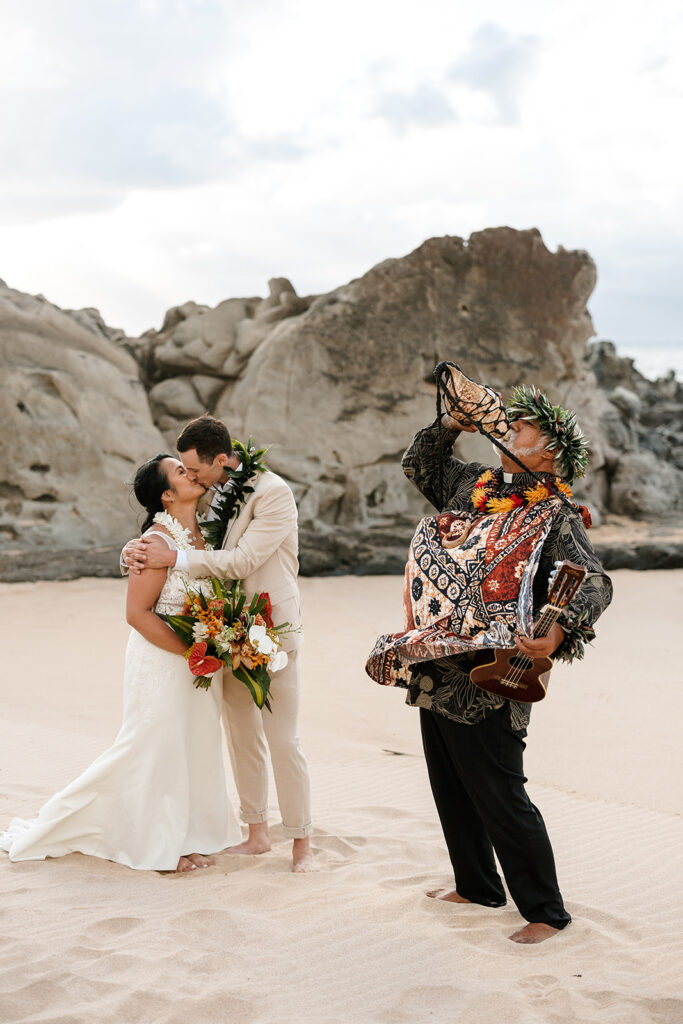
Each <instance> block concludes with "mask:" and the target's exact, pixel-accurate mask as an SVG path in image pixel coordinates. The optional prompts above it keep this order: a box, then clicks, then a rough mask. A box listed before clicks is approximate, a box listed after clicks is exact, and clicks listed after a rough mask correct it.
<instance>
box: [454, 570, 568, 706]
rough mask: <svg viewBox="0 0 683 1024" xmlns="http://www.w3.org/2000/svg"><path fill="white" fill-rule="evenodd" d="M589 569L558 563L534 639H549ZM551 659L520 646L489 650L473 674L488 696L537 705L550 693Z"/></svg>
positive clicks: (549, 583)
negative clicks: (523, 652) (539, 656)
mask: <svg viewBox="0 0 683 1024" xmlns="http://www.w3.org/2000/svg"><path fill="white" fill-rule="evenodd" d="M586 572H587V570H586V569H585V568H584V566H582V565H575V564H574V563H573V562H556V563H555V569H554V570H553V572H552V573H551V574H550V579H549V580H548V603H547V604H546V605H544V606H543V608H542V610H541V614H540V615H539V617H538V619H537V620H536V622H535V623H534V627H533V632H532V636H533V637H534V639H537V638H538V637H541V636H547V635H548V633H549V632H550V629H551V627H552V626H553V624H554V623H555V622H557V619H558V618H559V616H560V613H561V611H562V610H563V608H566V607H567V605H568V604H569V602H570V601H571V600H572V598H573V597H574V594H575V593H576V591H577V590H578V589H579V587H580V586H581V584H582V583H583V581H584V579H585V578H586ZM552 667H553V662H552V659H551V658H531V657H530V656H529V655H528V654H522V652H521V651H520V649H519V648H518V647H502V648H489V649H488V650H485V651H481V652H479V653H478V654H477V664H476V665H475V667H474V668H473V669H472V670H471V671H470V679H471V680H472V682H473V683H474V685H475V686H478V687H479V688H480V689H482V690H486V691H487V692H488V693H495V694H498V696H499V697H508V698H509V699H511V700H520V701H525V702H528V703H531V704H533V703H535V702H536V701H539V700H543V698H544V697H545V695H546V693H547V691H548V680H549V678H550V670H551V668H552Z"/></svg>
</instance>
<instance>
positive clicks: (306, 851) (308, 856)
mask: <svg viewBox="0 0 683 1024" xmlns="http://www.w3.org/2000/svg"><path fill="white" fill-rule="evenodd" d="M292 871H296V872H298V873H299V874H304V872H309V871H320V867H319V866H318V865H317V864H316V861H315V857H314V856H313V850H312V849H311V840H310V839H309V838H308V836H306V837H305V838H303V839H295V840H294V842H293V843H292Z"/></svg>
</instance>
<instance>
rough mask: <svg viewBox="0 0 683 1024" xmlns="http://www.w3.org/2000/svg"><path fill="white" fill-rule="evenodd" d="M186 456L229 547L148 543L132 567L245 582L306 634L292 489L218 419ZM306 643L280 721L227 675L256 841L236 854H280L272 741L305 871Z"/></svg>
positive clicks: (276, 706)
mask: <svg viewBox="0 0 683 1024" xmlns="http://www.w3.org/2000/svg"><path fill="white" fill-rule="evenodd" d="M177 449H178V453H179V456H180V459H181V461H182V463H183V465H184V466H185V468H186V470H187V474H188V476H189V477H190V478H191V479H193V480H196V481H197V482H198V483H200V484H203V486H204V487H206V488H207V495H206V498H207V506H209V507H208V514H207V519H208V520H209V521H211V520H220V525H221V526H222V527H224V528H225V536H224V537H223V541H222V547H221V549H219V550H215V551H209V550H206V551H197V550H192V551H175V550H171V549H169V548H168V547H167V546H166V545H165V544H163V543H162V542H160V541H159V540H158V539H157V538H154V537H150V538H149V539H146V538H141V539H140V540H138V541H132V542H130V543H129V544H128V545H126V548H125V549H124V561H125V562H126V564H127V565H128V566H129V568H131V569H133V570H134V571H136V570H137V571H139V570H140V569H143V568H151V569H160V568H166V567H171V566H175V567H176V568H178V569H182V570H184V571H186V572H187V573H188V574H189V575H190V577H191V578H201V577H206V576H220V577H226V578H229V579H232V580H242V581H243V585H244V591H245V593H246V595H247V598H249V597H250V596H251V595H252V594H260V593H263V592H264V591H267V593H268V595H269V597H270V601H271V604H272V607H273V612H272V614H273V620H274V621H275V622H290V623H291V624H292V626H293V627H294V628H295V629H296V628H298V627H299V626H300V621H301V619H300V610H299V589H298V584H297V573H298V568H299V563H298V557H297V556H298V532H297V509H296V504H295V502H294V496H293V494H292V492H291V490H290V488H289V486H288V485H287V484H286V483H285V481H284V480H283V479H282V478H281V477H279V476H277V475H276V474H275V473H271V472H269V471H268V470H266V469H265V467H264V466H262V465H260V463H259V461H258V459H251V458H250V456H249V454H248V453H246V454H245V455H244V457H242V458H241V457H240V455H239V454H238V453H237V452H236V451H235V450H234V449H233V444H232V439H231V437H230V434H229V432H228V430H227V428H226V426H225V424H224V423H222V421H221V420H218V419H215V418H214V417H213V416H209V415H205V416H200V417H198V418H197V419H194V420H192V421H191V422H190V423H188V424H187V426H186V427H185V429H184V430H183V431H182V433H181V434H180V437H179V438H178V441H177ZM245 461H246V462H247V465H246V466H245V465H244V462H245ZM301 644H302V636H301V633H297V632H293V633H290V634H288V635H286V636H285V637H284V638H283V648H284V650H286V651H287V652H288V654H289V661H288V664H287V665H286V667H285V668H284V669H282V670H281V671H279V672H278V673H277V674H276V675H274V676H273V679H272V682H271V694H272V698H273V699H272V708H273V710H272V713H271V712H268V711H265V712H261V711H260V710H259V709H258V708H257V707H256V705H255V703H254V701H253V700H252V697H251V694H250V692H249V690H248V689H247V687H246V686H245V685H244V683H242V682H240V681H239V680H238V679H235V677H234V676H233V675H232V673H231V672H230V671H229V669H228V668H225V669H224V671H223V699H224V708H225V716H224V717H225V727H226V734H227V737H228V747H229V750H230V758H231V761H232V768H233V772H234V776H235V783H236V785H237V790H238V793H239V797H240V812H241V816H242V820H243V821H244V822H246V824H247V825H248V829H249V832H248V836H247V838H246V840H245V841H244V842H243V843H240V844H239V845H238V846H233V847H230V849H229V852H230V853H251V854H257V853H266V852H267V851H268V850H270V838H269V834H268V763H267V749H266V742H267V745H268V748H269V749H270V756H271V761H272V764H273V774H274V777H275V785H276V789H277V795H278V802H279V805H280V812H281V814H282V821H283V825H284V830H285V834H286V835H287V836H289V837H290V838H291V839H292V840H293V846H292V859H293V867H294V871H298V872H303V871H311V870H315V862H314V859H313V854H312V851H311V845H310V838H309V837H310V835H311V832H312V826H311V810H310V782H309V777H308V767H307V765H306V760H305V757H304V754H303V752H302V749H301V744H300V742H299V735H298V710H299V696H300V691H301V667H300V663H299V652H300V648H301Z"/></svg>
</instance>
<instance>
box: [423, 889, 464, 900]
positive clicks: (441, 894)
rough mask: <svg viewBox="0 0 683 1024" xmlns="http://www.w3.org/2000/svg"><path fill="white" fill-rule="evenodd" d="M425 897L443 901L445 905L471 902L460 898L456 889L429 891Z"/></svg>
mask: <svg viewBox="0 0 683 1024" xmlns="http://www.w3.org/2000/svg"><path fill="white" fill-rule="evenodd" d="M425 896H429V897H430V899H433V900H443V901H444V902H445V903H471V902H472V900H466V899H465V897H464V896H461V895H460V893H459V892H458V890H457V889H430V890H429V892H426V893H425Z"/></svg>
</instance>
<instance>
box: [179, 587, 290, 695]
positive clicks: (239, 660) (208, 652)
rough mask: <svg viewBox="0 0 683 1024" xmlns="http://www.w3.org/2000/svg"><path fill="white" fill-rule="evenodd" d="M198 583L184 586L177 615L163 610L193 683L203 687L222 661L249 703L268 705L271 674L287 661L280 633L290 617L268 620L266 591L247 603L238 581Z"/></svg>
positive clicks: (268, 600)
mask: <svg viewBox="0 0 683 1024" xmlns="http://www.w3.org/2000/svg"><path fill="white" fill-rule="evenodd" d="M203 589H204V590H207V589H208V590H209V591H210V592H209V593H208V594H207V593H203V592H202V590H198V589H194V588H192V587H189V586H188V587H186V591H187V597H186V599H185V606H184V607H183V611H182V614H181V615H162V618H163V619H165V620H166V622H168V624H169V626H170V627H171V629H173V630H174V631H175V632H176V633H177V634H178V636H179V637H180V638H181V639H182V640H184V641H185V642H186V643H188V644H191V647H190V648H189V650H188V651H187V652H186V654H185V657H186V658H187V661H188V664H189V666H190V671H191V672H192V674H193V675H194V676H195V680H194V685H195V686H198V687H201V688H202V689H205V690H208V689H209V688H210V686H211V676H212V675H213V673H214V672H217V671H218V670H219V669H220V668H222V667H223V666H224V665H226V666H228V668H230V669H231V671H232V674H233V675H234V676H235V677H236V678H237V679H239V680H240V681H241V682H243V683H244V684H245V685H246V686H247V687H248V689H249V691H250V693H251V695H252V697H253V698H254V703H255V704H256V706H257V707H259V708H262V707H263V706H264V705H265V706H266V707H267V708H268V710H269V711H270V703H269V700H268V691H269V689H270V676H271V673H273V672H278V671H279V670H280V669H282V668H284V667H285V665H286V664H287V653H286V651H283V650H281V649H280V648H281V644H282V640H281V637H282V635H283V634H284V633H288V632H291V630H290V629H289V628H288V627H289V626H290V623H289V622H283V623H281V624H280V625H278V626H275V625H273V620H272V618H271V615H272V608H271V604H270V598H269V597H268V594H267V593H263V594H254V596H253V597H252V599H251V601H250V602H249V604H248V605H247V599H246V595H245V594H244V593H243V591H242V587H241V584H240V582H239V581H238V582H237V583H235V584H234V585H233V586H232V587H231V588H230V589H228V588H227V587H226V585H225V583H224V582H223V581H222V580H219V579H216V578H214V579H212V580H210V581H205V582H204V581H203Z"/></svg>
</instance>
